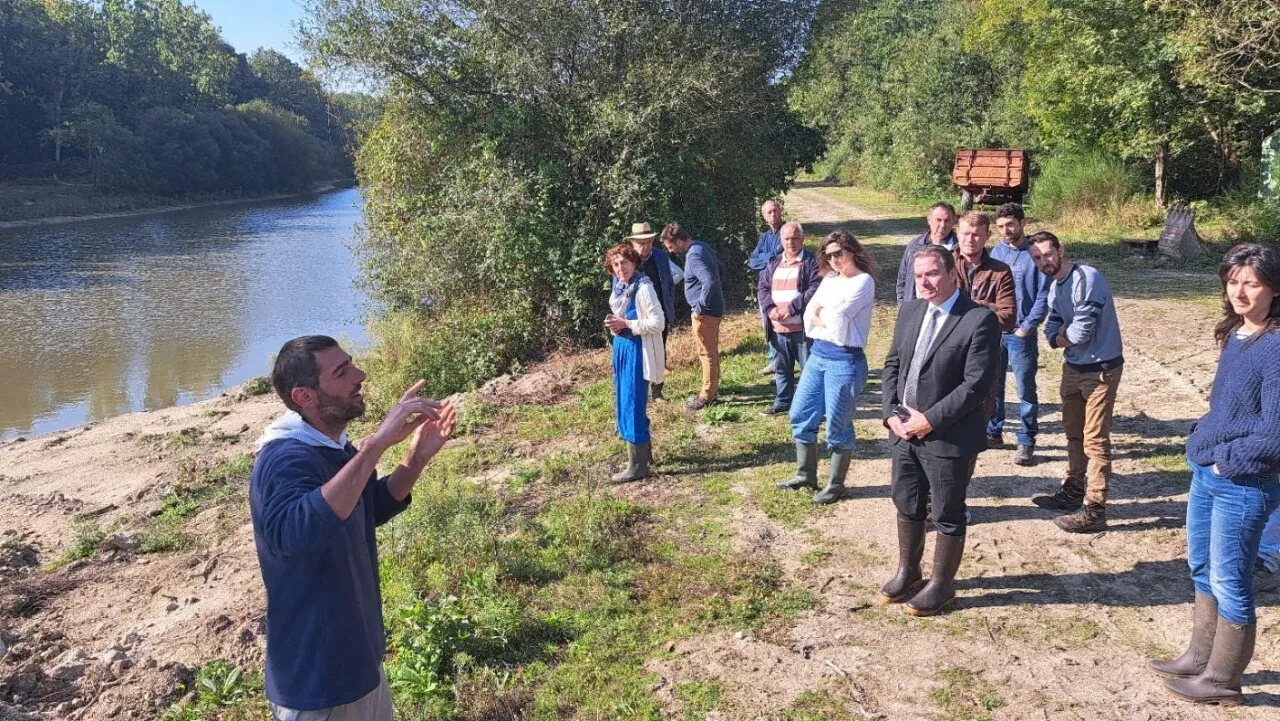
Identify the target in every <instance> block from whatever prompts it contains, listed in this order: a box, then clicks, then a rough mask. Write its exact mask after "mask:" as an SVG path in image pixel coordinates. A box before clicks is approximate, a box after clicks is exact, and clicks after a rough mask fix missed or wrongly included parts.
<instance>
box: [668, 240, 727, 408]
mask: <svg viewBox="0 0 1280 721" xmlns="http://www.w3.org/2000/svg"><path fill="white" fill-rule="evenodd" d="M662 244H663V245H664V246H666V248H667V250H668V251H670V252H672V253H675V254H676V255H683V256H685V262H684V297H685V299H686V300H688V301H689V308H690V309H691V310H692V311H693V339H694V342H695V343H696V344H697V346H698V360H699V361H700V362H701V364H702V390H701V391H700V392H699V393H698V395H696V396H689V398H688V400H686V401H685V403H684V407H685V409H686V410H690V411H700V410H702V409H703V408H706V407H707V406H708V405H710V404H712V403H714V402H715V401H716V398H718V397H719V395H720V319H721V318H723V317H724V290H723V288H722V286H721V281H720V279H721V277H722V275H723V269H722V267H721V265H720V259H719V258H718V257H716V253H715V251H714V250H712V249H711V246H709V245H707V244H706V243H703V242H702V241H700V240H694V239H693V237H692V236H690V235H689V232H688V231H686V230H685V229H684V228H681V227H680V224H679V223H667V227H665V228H663V229H662Z"/></svg>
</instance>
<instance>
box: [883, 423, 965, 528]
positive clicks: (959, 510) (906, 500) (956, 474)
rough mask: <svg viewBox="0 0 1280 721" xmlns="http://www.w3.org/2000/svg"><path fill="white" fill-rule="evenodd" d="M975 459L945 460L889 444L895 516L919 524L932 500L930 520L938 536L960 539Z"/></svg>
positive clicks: (911, 447)
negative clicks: (896, 513)
mask: <svg viewBox="0 0 1280 721" xmlns="http://www.w3.org/2000/svg"><path fill="white" fill-rule="evenodd" d="M977 459H978V457H977V456H960V457H956V458H949V457H944V456H933V455H929V454H927V453H922V452H921V449H920V446H919V445H918V444H913V443H908V442H906V441H899V442H897V443H895V444H893V505H894V507H896V508H897V509H898V517H899V518H902V519H903V520H907V521H923V520H924V518H925V504H927V503H928V502H929V497H930V496H932V497H933V516H932V519H931V520H932V521H933V524H934V526H935V527H937V529H938V533H941V534H943V535H947V536H963V535H964V534H965V528H966V525H967V523H966V521H965V518H964V511H965V497H966V495H967V494H968V492H969V479H970V478H971V477H972V476H973V468H974V465H975V462H976V461H977Z"/></svg>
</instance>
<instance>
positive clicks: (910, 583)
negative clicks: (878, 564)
mask: <svg viewBox="0 0 1280 721" xmlns="http://www.w3.org/2000/svg"><path fill="white" fill-rule="evenodd" d="M926 523H927V521H906V520H903V519H901V518H899V519H898V573H897V575H895V576H894V577H893V578H892V579H890V580H889V582H888V583H886V584H884V585H883V586H881V587H880V603H902V602H903V601H905V600H907V599H908V598H911V596H912V595H913V594H915V592H916V591H918V590H920V587H921V586H923V585H924V579H923V578H921V577H920V559H921V558H923V557H924V527H925V524H926Z"/></svg>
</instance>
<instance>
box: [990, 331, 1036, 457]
mask: <svg viewBox="0 0 1280 721" xmlns="http://www.w3.org/2000/svg"><path fill="white" fill-rule="evenodd" d="M1037 342H1038V341H1037V339H1036V334H1035V333H1034V332H1032V333H1028V334H1027V336H1026V337H1025V338H1019V337H1018V336H1016V335H1014V334H1013V333H1001V334H1000V361H999V365H998V366H997V369H998V370H999V372H998V373H996V387H995V389H994V390H993V391H992V392H993V393H995V396H996V407H995V410H994V411H993V412H992V413H991V419H990V420H988V421H987V435H989V436H998V435H1000V434H1001V433H1003V432H1004V381H1005V371H1006V370H1007V369H1008V368H1009V367H1012V368H1013V380H1014V382H1015V383H1016V384H1017V386H1018V417H1019V418H1020V419H1021V420H1022V427H1021V428H1019V429H1018V445H1022V446H1031V447H1033V448H1034V447H1035V445H1036V434H1038V433H1039V432H1040V402H1039V400H1038V399H1037V398H1036V366H1037V364H1038V363H1039V361H1040V347H1039V346H1038V345H1037Z"/></svg>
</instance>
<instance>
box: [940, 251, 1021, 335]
mask: <svg viewBox="0 0 1280 721" xmlns="http://www.w3.org/2000/svg"><path fill="white" fill-rule="evenodd" d="M954 252H955V256H956V274H957V275H959V276H960V288H961V290H963V291H964V292H965V293H968V294H969V297H970V298H971V299H972V300H973V302H975V303H977V304H978V305H983V306H986V307H988V308H990V309H991V310H992V311H993V312H994V313H995V314H996V320H997V321H999V322H1000V330H1001V332H1003V333H1012V332H1013V331H1014V330H1015V329H1016V328H1017V322H1018V300H1017V296H1015V295H1014V291H1013V271H1012V270H1010V269H1009V266H1007V265H1005V264H1004V263H1002V262H1000V261H998V260H996V259H995V258H992V257H991V253H990V251H988V250H987V249H986V248H983V249H982V262H980V263H978V265H977V266H976V267H973V268H968V267H966V263H965V260H964V258H962V257H960V249H959V248H957V249H956V250H955V251H954Z"/></svg>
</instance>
